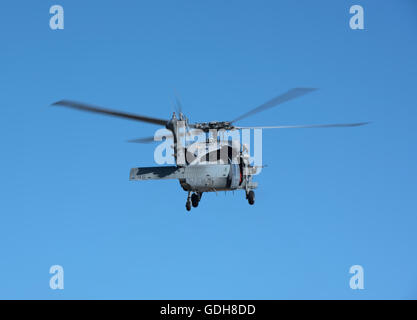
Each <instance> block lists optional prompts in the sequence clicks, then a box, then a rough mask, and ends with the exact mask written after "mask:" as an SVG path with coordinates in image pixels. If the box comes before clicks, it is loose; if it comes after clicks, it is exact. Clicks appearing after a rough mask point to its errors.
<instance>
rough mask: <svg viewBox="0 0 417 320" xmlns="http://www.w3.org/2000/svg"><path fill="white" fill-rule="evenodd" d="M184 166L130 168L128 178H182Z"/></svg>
mask: <svg viewBox="0 0 417 320" xmlns="http://www.w3.org/2000/svg"><path fill="white" fill-rule="evenodd" d="M182 178H184V168H181V167H174V166H169V167H143V168H132V169H130V180H161V179H182Z"/></svg>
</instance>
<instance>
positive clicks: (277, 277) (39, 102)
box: [0, 0, 417, 299]
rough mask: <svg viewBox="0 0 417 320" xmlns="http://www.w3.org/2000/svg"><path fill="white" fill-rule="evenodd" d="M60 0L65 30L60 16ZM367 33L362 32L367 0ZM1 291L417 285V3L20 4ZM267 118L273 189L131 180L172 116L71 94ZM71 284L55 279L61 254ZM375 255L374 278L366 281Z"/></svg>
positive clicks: (306, 293) (3, 115)
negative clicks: (113, 113) (357, 276)
mask: <svg viewBox="0 0 417 320" xmlns="http://www.w3.org/2000/svg"><path fill="white" fill-rule="evenodd" d="M54 4H60V5H62V6H63V7H64V11H65V29H64V30H59V31H52V30H51V29H50V28H49V18H50V14H49V7H50V6H52V5H54ZM354 4H360V5H362V6H363V8H364V10H365V30H355V31H354V30H351V29H350V28H349V19H350V16H351V15H350V14H349V8H350V6H351V5H354ZM0 12H1V19H0V26H1V30H2V31H1V33H0V39H1V50H0V66H1V72H0V85H1V91H0V92H1V93H0V106H1V108H0V137H1V138H0V141H1V143H2V153H1V155H2V156H1V166H0V174H1V184H0V194H1V196H0V199H1V201H0V254H1V259H0V298H3V299H4V298H18V299H100V298H104V299H215V298H217V299H390V298H393V299H400V298H405V299H410V298H414V299H415V298H417V255H416V244H417V235H416V231H415V230H416V226H417V210H416V209H417V206H416V201H415V195H416V191H417V188H416V175H417V170H416V163H417V153H416V148H415V146H416V138H417V135H416V133H417V132H416V125H415V119H416V116H417V111H416V89H415V86H416V80H417V60H416V56H417V42H416V35H417V4H416V2H415V1H413V0H409V1H407V0H402V1H398V0H397V1H393V0H390V1H377V0H354V1H345V0H343V1H342V0H340V1H307V0H305V1H289V0H288V1H257V2H254V1H234V0H231V1H227V2H226V1H201V0H200V1H182V0H179V1H152V2H151V1H147V2H145V1H117V2H116V1H108V2H103V1H67V0H59V1H42V2H39V1H37V2H34V1H18V2H16V1H10V0H9V1H2V2H1V4H0ZM293 87H316V88H319V89H320V90H318V91H316V92H314V93H311V94H309V95H308V96H305V97H302V98H300V99H297V100H294V101H292V102H289V103H288V104H285V105H282V106H280V107H279V108H276V109H271V110H269V111H266V112H264V113H260V114H258V115H256V116H254V117H252V118H248V119H245V120H242V122H241V123H240V124H241V125H279V124H312V123H339V122H357V121H372V122H373V123H372V124H371V125H369V126H366V127H359V128H345V129H293V130H275V131H273V130H268V131H264V134H263V162H264V163H265V164H267V165H268V167H267V168H265V169H264V170H263V172H262V175H260V176H258V177H256V180H257V181H258V182H259V189H258V190H257V191H256V204H255V205H254V206H249V205H248V204H247V202H246V200H245V197H244V193H243V192H235V194H234V195H233V194H232V193H228V194H226V195H225V194H224V193H220V194H219V195H217V196H216V194H205V195H204V197H203V199H202V202H201V203H200V206H199V207H198V208H197V209H193V210H192V211H191V214H189V213H187V212H186V211H185V208H184V205H185V198H186V193H185V192H184V191H183V190H182V189H181V188H180V186H179V183H178V181H167V182H158V181H154V182H152V181H150V182H143V183H139V182H130V181H129V180H128V177H129V169H130V168H131V167H135V166H150V165H153V164H154V163H153V148H154V146H152V145H143V146H142V145H135V144H128V143H126V142H125V141H126V140H128V139H133V138H137V137H142V136H148V135H151V134H153V132H154V130H155V129H157V127H155V126H152V125H148V124H142V123H136V122H131V121H124V120H120V119H112V118H109V117H103V116H99V115H92V114H84V113H80V112H76V111H72V110H65V109H57V108H56V109H54V108H52V107H49V105H50V104H51V103H52V102H54V101H56V100H60V99H63V98H68V99H75V100H81V101H85V102H90V103H95V104H98V105H103V106H106V107H111V108H118V109H121V110H125V111H130V112H137V113H140V114H147V115H150V116H156V117H165V118H166V117H169V116H170V114H171V112H172V111H173V107H172V104H171V100H172V98H173V95H174V91H175V90H176V91H178V92H179V94H180V95H181V98H182V101H183V105H184V111H185V112H186V113H187V115H188V116H189V117H190V118H191V121H208V120H230V119H233V118H235V117H236V116H237V115H239V114H241V113H243V112H245V111H247V110H249V109H250V108H252V107H255V106H257V105H258V104H260V103H263V102H265V101H266V100H268V99H270V98H272V97H274V96H275V95H277V94H279V93H282V92H285V91H286V90H288V89H290V88H293ZM55 264H59V265H62V266H63V267H64V271H65V289H64V290H62V291H59V290H56V291H54V290H51V289H50V288H49V278H50V274H49V268H50V266H51V265H55ZM355 264H359V265H362V266H363V268H364V271H365V289H364V290H351V289H350V288H349V279H350V276H351V275H350V274H349V268H350V266H352V265H355Z"/></svg>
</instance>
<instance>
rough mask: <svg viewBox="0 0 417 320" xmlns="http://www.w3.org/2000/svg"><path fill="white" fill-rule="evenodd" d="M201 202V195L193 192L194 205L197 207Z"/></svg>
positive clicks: (192, 201)
mask: <svg viewBox="0 0 417 320" xmlns="http://www.w3.org/2000/svg"><path fill="white" fill-rule="evenodd" d="M199 202H200V196H199V195H198V194H196V193H193V194H192V195H191V203H192V205H193V207H194V208H197V207H198V203H199Z"/></svg>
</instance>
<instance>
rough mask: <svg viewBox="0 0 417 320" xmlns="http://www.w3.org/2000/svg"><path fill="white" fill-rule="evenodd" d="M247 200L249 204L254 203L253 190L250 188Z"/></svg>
mask: <svg viewBox="0 0 417 320" xmlns="http://www.w3.org/2000/svg"><path fill="white" fill-rule="evenodd" d="M247 198H248V202H249V204H250V205H253V204H254V203H255V192H253V191H252V190H251V191H249V192H248V196H247Z"/></svg>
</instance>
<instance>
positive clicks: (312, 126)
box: [235, 122, 369, 129]
mask: <svg viewBox="0 0 417 320" xmlns="http://www.w3.org/2000/svg"><path fill="white" fill-rule="evenodd" d="M368 123H369V122H358V123H337V124H310V125H295V126H264V127H235V128H236V129H291V128H342V127H359V126H364V125H366V124H368Z"/></svg>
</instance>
